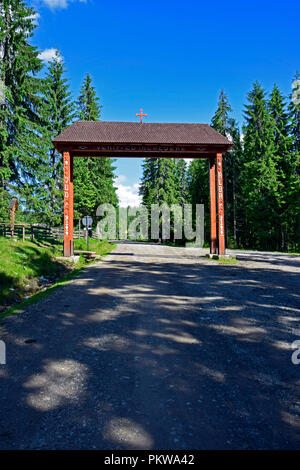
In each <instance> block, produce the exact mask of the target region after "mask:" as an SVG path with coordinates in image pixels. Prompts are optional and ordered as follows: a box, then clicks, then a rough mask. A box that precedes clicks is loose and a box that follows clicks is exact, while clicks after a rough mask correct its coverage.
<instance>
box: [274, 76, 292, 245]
mask: <svg viewBox="0 0 300 470" xmlns="http://www.w3.org/2000/svg"><path fill="white" fill-rule="evenodd" d="M269 110H270V114H271V117H272V120H273V122H272V126H273V134H274V142H275V160H276V165H277V173H278V183H279V190H280V191H279V194H278V208H277V211H278V212H277V214H278V215H277V217H278V224H277V248H278V249H287V246H288V242H289V239H290V229H291V217H292V214H291V204H290V196H291V193H293V172H294V161H293V160H294V158H293V153H292V137H291V136H290V135H289V128H290V123H289V117H288V113H287V110H286V102H285V99H284V97H283V95H282V94H281V92H280V90H279V88H278V87H277V85H274V87H273V90H272V93H271V96H270V100H269Z"/></svg>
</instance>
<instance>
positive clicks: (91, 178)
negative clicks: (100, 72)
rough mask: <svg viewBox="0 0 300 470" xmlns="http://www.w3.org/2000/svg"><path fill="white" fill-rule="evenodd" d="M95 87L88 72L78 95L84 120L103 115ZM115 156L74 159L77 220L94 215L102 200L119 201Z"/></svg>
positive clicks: (113, 202) (81, 115)
mask: <svg viewBox="0 0 300 470" xmlns="http://www.w3.org/2000/svg"><path fill="white" fill-rule="evenodd" d="M99 101H100V100H99V98H98V97H97V94H96V90H95V88H94V86H93V85H92V80H91V77H90V75H89V74H88V75H87V76H86V78H85V79H84V82H83V85H82V88H81V91H80V95H79V99H78V101H77V115H78V117H79V118H80V119H81V120H84V121H87V120H89V121H97V120H99V119H100V113H101V108H102V106H100V104H99ZM114 170H115V167H114V166H113V159H111V158H108V157H105V158H91V157H86V158H75V159H74V183H75V187H76V191H75V192H74V218H75V220H76V219H77V220H78V219H80V218H81V217H83V216H85V215H87V214H89V215H92V216H93V217H94V219H95V214H96V210H97V207H98V206H99V205H100V204H103V203H110V204H113V205H117V204H118V198H117V195H116V188H115V187H114V178H115V175H114Z"/></svg>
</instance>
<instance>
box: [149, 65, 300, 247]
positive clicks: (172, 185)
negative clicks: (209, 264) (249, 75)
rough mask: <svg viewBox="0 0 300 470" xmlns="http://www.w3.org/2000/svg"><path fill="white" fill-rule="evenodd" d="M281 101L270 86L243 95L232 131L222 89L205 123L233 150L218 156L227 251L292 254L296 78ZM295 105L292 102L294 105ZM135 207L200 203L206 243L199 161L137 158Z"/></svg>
mask: <svg viewBox="0 0 300 470" xmlns="http://www.w3.org/2000/svg"><path fill="white" fill-rule="evenodd" d="M293 87H294V90H293V94H291V96H290V97H288V98H285V97H284V96H283V95H282V93H281V92H280V90H279V89H278V87H277V86H276V85H274V87H273V90H272V91H271V93H270V94H269V95H266V93H265V91H264V90H263V89H262V87H261V86H260V84H259V83H257V82H256V83H255V84H254V86H253V89H252V90H251V91H250V92H249V93H248V102H247V104H246V105H245V112H244V117H245V124H244V126H243V127H242V134H241V132H240V129H239V126H238V124H237V122H236V121H235V120H234V119H233V118H232V116H231V114H232V109H231V106H230V104H229V102H228V98H227V96H226V95H225V93H224V92H223V91H221V93H220V97H219V102H218V107H217V110H216V112H215V115H214V116H213V118H212V122H211V125H212V127H214V128H215V129H216V130H217V131H218V132H220V133H221V134H223V135H225V136H227V137H228V138H229V139H230V140H231V141H232V142H233V146H232V148H231V150H230V151H229V152H227V153H226V154H225V155H224V157H223V158H224V195H225V210H226V212H225V214H226V220H225V225H226V242H227V246H229V247H236V248H256V249H267V250H297V249H298V250H299V233H300V216H299V207H300V175H299V163H300V104H299V103H298V101H300V100H298V99H295V97H299V94H300V81H299V74H298V73H296V77H295V78H294V80H293ZM297 103H298V104H297ZM140 194H141V195H142V198H143V203H144V204H146V205H147V206H149V205H151V204H155V203H156V204H157V203H163V202H165V203H167V204H174V203H177V204H178V203H179V204H181V203H184V202H190V203H193V204H196V203H204V204H205V218H206V240H209V175H208V162H207V161H206V160H201V159H197V160H193V161H192V162H191V163H190V164H189V165H188V164H187V163H186V162H185V161H184V160H173V159H172V160H171V159H150V158H148V159H145V162H144V172H143V180H142V184H141V187H140Z"/></svg>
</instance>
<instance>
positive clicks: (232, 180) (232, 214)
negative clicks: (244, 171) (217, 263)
mask: <svg viewBox="0 0 300 470" xmlns="http://www.w3.org/2000/svg"><path fill="white" fill-rule="evenodd" d="M228 134H229V138H230V139H231V142H232V144H233V145H232V147H231V149H230V150H229V151H228V152H227V153H226V163H227V175H226V177H227V187H228V188H229V190H228V191H227V204H226V211H227V212H229V217H228V218H227V220H228V221H227V224H228V227H227V233H229V235H230V236H231V235H232V237H233V246H234V248H236V247H237V246H238V245H239V244H240V236H239V235H240V228H241V222H242V217H241V215H240V212H241V211H240V209H241V208H242V207H243V202H242V194H241V181H240V170H241V163H242V157H243V146H242V140H241V134H240V130H239V127H238V125H237V122H236V121H235V119H232V118H230V119H229V120H228Z"/></svg>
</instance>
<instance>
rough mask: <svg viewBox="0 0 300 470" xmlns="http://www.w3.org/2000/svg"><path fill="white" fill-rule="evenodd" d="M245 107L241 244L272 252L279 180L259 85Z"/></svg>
mask: <svg viewBox="0 0 300 470" xmlns="http://www.w3.org/2000/svg"><path fill="white" fill-rule="evenodd" d="M248 101H249V103H248V104H247V105H246V106H245V120H246V125H245V127H244V135H245V137H244V155H243V162H244V164H243V170H242V176H241V183H242V191H243V202H244V210H245V212H244V216H243V217H244V222H245V226H244V233H243V238H244V241H243V243H244V245H245V246H248V247H252V248H255V247H258V248H265V249H272V248H274V246H275V245H276V238H277V237H276V226H277V223H278V219H277V217H278V212H277V209H278V200H279V190H280V184H279V178H278V168H277V164H276V146H275V138H274V130H273V120H272V116H271V114H270V111H269V109H268V103H267V99H266V96H265V91H264V90H263V89H262V87H261V86H260V84H259V83H258V82H256V83H254V86H253V90H251V91H250V92H249V94H248Z"/></svg>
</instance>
